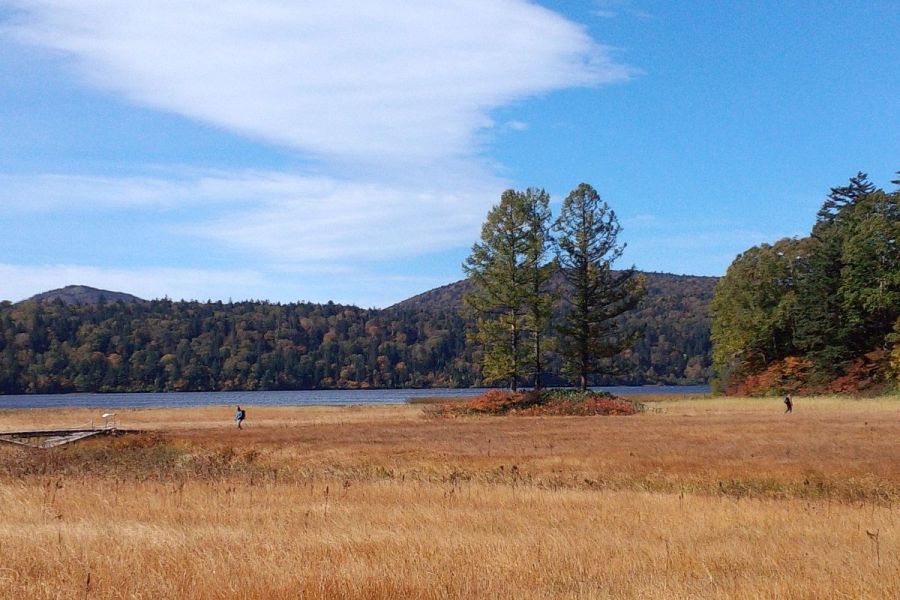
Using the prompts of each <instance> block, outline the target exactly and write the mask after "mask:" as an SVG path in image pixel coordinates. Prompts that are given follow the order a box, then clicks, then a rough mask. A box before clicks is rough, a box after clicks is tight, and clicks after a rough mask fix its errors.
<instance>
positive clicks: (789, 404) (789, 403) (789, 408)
mask: <svg viewBox="0 0 900 600" xmlns="http://www.w3.org/2000/svg"><path fill="white" fill-rule="evenodd" d="M784 407H785V408H784V414H788V413H792V412H794V400H793V399H792V398H791V395H790V394H788V395H787V396H785V397H784Z"/></svg>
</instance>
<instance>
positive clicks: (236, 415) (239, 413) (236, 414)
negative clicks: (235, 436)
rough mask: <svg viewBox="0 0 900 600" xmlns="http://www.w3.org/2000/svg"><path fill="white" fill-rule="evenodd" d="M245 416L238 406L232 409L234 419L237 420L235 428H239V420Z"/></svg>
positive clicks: (244, 412)
mask: <svg viewBox="0 0 900 600" xmlns="http://www.w3.org/2000/svg"><path fill="white" fill-rule="evenodd" d="M246 418H247V413H246V411H244V409H243V408H241V407H240V406H238V407H237V410H236V411H234V420H235V421H237V428H238V429H241V422H242V421H243V420H244V419H246Z"/></svg>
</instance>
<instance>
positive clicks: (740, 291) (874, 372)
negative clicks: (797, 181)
mask: <svg viewBox="0 0 900 600" xmlns="http://www.w3.org/2000/svg"><path fill="white" fill-rule="evenodd" d="M898 175H900V173H898ZM892 183H894V184H895V185H900V179H898V180H896V181H893V182H892ZM898 239H900V190H895V191H894V192H886V191H884V190H883V189H877V188H876V187H875V186H874V185H873V184H872V183H871V182H870V181H869V180H868V179H867V176H866V175H865V174H864V173H858V174H857V176H856V177H853V178H851V179H850V181H849V183H848V185H846V186H841V187H836V188H832V189H831V192H830V193H829V194H828V196H827V197H826V199H825V201H824V203H823V205H822V208H821V210H819V212H818V215H817V217H816V222H815V224H814V225H813V227H812V231H811V232H810V235H809V236H807V237H804V238H799V239H797V238H788V239H782V240H779V241H777V242H775V243H774V244H762V245H759V246H754V247H753V248H750V249H748V250H747V251H745V252H744V253H742V254H740V255H739V256H738V257H737V258H736V259H735V260H734V262H733V263H732V264H731V266H730V267H729V268H728V272H727V273H726V275H725V277H723V278H722V279H721V280H720V281H719V283H718V285H717V287H716V291H715V297H714V299H713V302H712V305H711V314H712V318H713V323H712V340H713V343H714V353H713V356H714V364H715V370H716V372H717V375H718V380H719V381H720V382H721V385H722V386H723V387H725V388H727V389H730V390H731V391H734V392H737V393H749V394H757V393H758V394H765V393H781V392H784V391H792V390H805V391H812V392H817V391H857V390H863V389H868V388H879V387H888V386H892V385H894V384H895V383H896V382H897V381H900V345H898V341H900V247H898Z"/></svg>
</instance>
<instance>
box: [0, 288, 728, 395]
mask: <svg viewBox="0 0 900 600" xmlns="http://www.w3.org/2000/svg"><path fill="white" fill-rule="evenodd" d="M645 277H646V285H647V294H646V296H645V297H644V299H643V301H642V303H641V304H640V305H639V306H638V308H636V309H635V310H633V311H631V312H630V313H628V314H627V315H624V316H623V318H626V319H630V322H629V323H627V324H626V325H625V326H627V327H628V328H629V329H630V328H632V327H633V326H641V327H642V328H643V332H644V333H643V336H642V337H641V339H640V340H638V341H637V342H636V344H635V345H634V346H633V347H632V348H631V350H630V351H629V352H626V353H625V354H624V355H622V356H619V357H617V358H616V359H615V360H616V364H617V369H616V374H615V375H609V376H605V377H601V378H598V379H597V381H595V383H597V384H602V385H607V384H626V385H643V384H655V383H671V384H675V383H685V384H696V383H704V382H705V381H707V379H708V377H709V375H710V354H709V353H710V341H709V322H708V320H707V316H706V307H707V304H708V302H709V300H710V298H711V296H712V287H713V283H714V281H715V280H714V279H713V278H705V277H682V276H675V275H664V274H654V273H648V274H646V275H645ZM466 285H467V284H466V282H459V283H456V284H452V285H450V286H445V287H444V288H439V289H438V290H433V291H432V292H428V293H426V294H423V295H421V296H418V297H416V298H413V299H410V300H409V301H406V302H403V303H400V304H398V305H396V306H394V307H391V308H387V309H383V310H367V309H361V308H358V307H354V306H342V305H338V304H332V303H329V304H312V303H297V304H273V303H267V302H239V303H222V302H174V301H171V300H153V301H144V302H133V303H125V302H113V303H104V302H100V303H97V304H65V303H63V302H61V301H59V300H51V301H43V302H38V301H27V302H22V303H18V304H11V303H9V302H4V303H0V392H2V393H6V394H16V393H59V392H76V391H78V392H116V391H119V392H125V391H130V392H136V391H209V390H261V389H269V390H278V389H322V388H366V387H380V388H383V387H387V388H390V387H397V388H399V387H470V386H478V385H482V383H483V381H482V376H481V366H480V365H481V359H482V356H481V354H480V351H479V350H478V349H477V348H476V347H473V346H471V345H467V343H466V336H467V334H471V333H472V332H473V331H474V323H473V321H472V320H470V319H469V318H466V317H464V316H462V311H461V300H460V298H461V297H462V295H463V293H464V290H465V287H466ZM547 371H548V376H547V384H548V385H554V384H559V383H562V382H563V379H562V378H560V377H559V362H558V360H557V359H554V358H553V356H552V355H551V357H550V359H549V361H548V365H547Z"/></svg>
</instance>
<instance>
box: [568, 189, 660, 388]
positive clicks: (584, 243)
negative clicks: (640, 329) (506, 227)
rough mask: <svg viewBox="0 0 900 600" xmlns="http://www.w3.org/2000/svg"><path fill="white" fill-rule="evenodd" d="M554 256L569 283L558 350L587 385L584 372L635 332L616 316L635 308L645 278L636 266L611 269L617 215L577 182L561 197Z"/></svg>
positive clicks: (596, 368) (617, 251)
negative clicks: (621, 326) (621, 325)
mask: <svg viewBox="0 0 900 600" xmlns="http://www.w3.org/2000/svg"><path fill="white" fill-rule="evenodd" d="M555 230H556V231H557V232H558V235H559V239H558V259H559V264H560V267H561V268H562V272H563V274H564V276H565V279H566V281H567V282H568V284H569V287H570V297H569V299H568V303H569V310H568V312H567V313H566V317H565V322H564V325H563V326H562V327H561V329H560V331H561V333H562V340H561V347H560V353H561V354H562V357H563V366H564V369H565V371H566V373H568V374H569V375H571V376H573V377H577V379H578V385H579V387H580V388H581V389H582V390H584V389H586V388H587V384H588V377H589V376H590V375H592V374H595V373H598V372H600V371H601V370H602V369H603V364H604V362H605V361H607V360H608V359H610V358H612V357H613V356H615V355H616V354H618V353H619V352H621V351H622V350H624V349H625V348H627V347H628V346H630V345H631V344H632V343H634V341H635V339H636V338H637V335H638V334H637V332H630V333H629V332H622V331H619V330H618V327H617V325H616V317H617V316H619V315H621V314H622V313H624V312H626V311H628V310H630V309H632V308H634V307H635V306H636V305H637V303H638V302H639V301H640V299H641V296H642V295H643V278H642V277H640V276H638V275H636V272H635V270H634V267H632V268H630V269H626V270H623V271H613V270H612V265H613V263H614V262H615V261H616V260H618V259H619V258H621V256H622V252H623V251H624V250H625V244H624V243H619V241H618V236H619V233H620V232H621V230H622V228H621V226H620V225H619V222H618V220H617V219H616V214H615V213H614V212H613V210H612V209H611V208H610V207H609V205H607V204H606V202H604V201H602V200H601V199H600V195H599V194H598V193H597V191H596V190H595V189H594V188H592V187H591V186H590V185H588V184H586V183H582V184H580V185H579V186H578V187H577V188H576V189H575V190H573V191H572V192H571V193H570V194H569V195H568V196H567V197H566V199H565V200H564V201H563V205H562V212H561V214H560V216H559V219H557V221H556V224H555Z"/></svg>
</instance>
